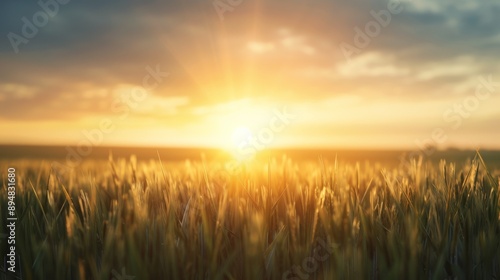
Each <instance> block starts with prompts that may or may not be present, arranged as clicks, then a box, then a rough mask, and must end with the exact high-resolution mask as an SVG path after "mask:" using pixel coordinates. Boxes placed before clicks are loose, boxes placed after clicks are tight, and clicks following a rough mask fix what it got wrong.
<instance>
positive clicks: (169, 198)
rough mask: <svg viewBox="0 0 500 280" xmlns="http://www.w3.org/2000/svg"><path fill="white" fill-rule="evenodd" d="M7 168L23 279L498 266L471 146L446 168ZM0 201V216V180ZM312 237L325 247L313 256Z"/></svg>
mask: <svg viewBox="0 0 500 280" xmlns="http://www.w3.org/2000/svg"><path fill="white" fill-rule="evenodd" d="M7 167H15V168H16V170H17V176H18V185H17V195H16V206H17V214H16V215H17V216H18V223H17V231H16V232H17V235H16V239H17V240H16V241H17V242H16V244H17V248H16V249H17V252H18V254H19V257H20V260H21V270H22V279H112V278H113V277H115V278H116V274H114V273H116V272H118V273H121V272H122V271H126V274H127V275H131V276H134V277H135V278H134V279H447V278H449V279H454V278H458V279H498V278H499V277H500V220H499V219H500V216H499V214H500V206H499V179H498V177H496V178H495V177H494V176H492V175H491V174H490V173H488V172H487V170H486V166H485V164H484V162H483V161H482V159H481V157H480V156H479V155H478V156H476V158H475V159H474V160H472V161H470V162H468V163H464V164H463V166H461V167H459V168H457V166H456V165H455V164H451V163H450V164H448V163H445V162H444V161H442V162H441V163H439V164H432V163H429V162H427V163H423V162H422V161H418V162H417V161H414V162H413V163H412V164H411V165H409V167H408V168H407V169H405V168H403V167H400V168H397V169H384V168H383V166H381V165H378V164H356V165H352V164H342V163H339V162H337V161H335V160H334V161H331V162H327V161H324V160H319V161H318V162H315V163H307V162H298V163H296V162H292V161H291V160H289V159H287V158H282V159H279V160H271V161H269V162H254V163H251V164H250V163H248V164H246V165H244V166H242V167H241V168H239V169H238V170H235V171H234V170H227V169H226V168H225V167H224V165H223V164H222V163H218V162H214V163H207V162H203V161H200V162H185V163H183V164H169V163H166V162H163V163H162V162H159V161H158V160H157V161H149V162H137V161H136V160H135V159H134V158H133V157H132V158H131V159H130V160H123V159H121V160H110V161H109V162H87V163H84V164H82V165H81V166H80V167H79V168H77V169H76V170H74V171H73V172H68V173H65V174H58V173H57V172H56V171H55V170H51V168H50V164H49V163H48V162H45V163H42V164H40V163H39V162H35V161H16V162H10V163H8V164H7V163H6V162H1V163H0V170H7ZM2 183H3V185H4V186H3V188H2V189H3V190H5V185H6V178H5V177H3V178H2ZM0 201H1V205H2V206H1V208H0V213H1V219H2V223H3V224H4V225H5V224H6V223H7V220H6V217H7V216H6V205H7V196H6V192H5V191H2V192H1V194H0ZM4 241H5V240H2V242H1V243H2V244H1V249H2V252H6V249H7V248H6V246H7V244H6V242H4ZM318 242H320V243H322V244H327V246H328V248H327V249H325V248H323V249H325V250H324V251H323V253H324V252H329V253H328V255H327V257H325V258H324V259H323V260H321V261H319V260H317V261H316V263H315V264H316V266H314V265H313V264H314V263H311V261H312V258H313V257H314V254H315V253H316V250H317V247H318V244H319V243H318ZM4 255H5V254H4ZM307 260H309V264H308V261H307ZM308 265H312V266H309V267H308ZM3 269H4V272H3V274H4V275H5V268H3ZM122 269H123V270H122ZM297 271H300V272H299V273H295V272H297ZM308 271H309V272H308ZM116 279H119V278H116ZM122 279H127V278H122ZM130 279H132V278H130Z"/></svg>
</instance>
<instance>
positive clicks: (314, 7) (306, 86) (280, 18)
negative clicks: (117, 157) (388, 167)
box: [0, 0, 500, 149]
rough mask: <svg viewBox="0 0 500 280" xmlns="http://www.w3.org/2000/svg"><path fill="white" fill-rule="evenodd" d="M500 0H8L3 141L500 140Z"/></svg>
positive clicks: (2, 29) (1, 49) (472, 144)
mask: <svg viewBox="0 0 500 280" xmlns="http://www.w3.org/2000/svg"><path fill="white" fill-rule="evenodd" d="M498 14H500V2H495V1H483V0H479V1H464V0H458V1H457V0H453V1H452V0H443V1H432V0H412V1H402V2H400V1H394V0H393V1H368V0H365V1H358V0H354V1H317V0H312V1H299V0H288V1H278V0H276V1H261V0H216V1H210V0H203V1H202V0H196V1H194V0H188V1H159V0H158V1H86V2H83V1H76V0H59V1H56V0H41V1H39V2H36V1H29V3H28V1H14V0H4V1H1V3H0V34H1V36H2V37H1V40H0V144H42V145H85V144H89V143H90V144H92V145H120V146H130V145H133V146H170V147H221V148H235V147H236V148H240V149H242V148H244V147H245V146H253V147H255V148H258V149H264V148H267V147H314V148H318V147H321V148H336V147H346V148H384V149H399V148H404V149H408V148H409V149H416V148H425V147H429V146H431V145H432V146H437V147H442V148H446V147H458V148H483V149H500V141H498V139H500V128H499V122H500V110H499V107H500V106H499V105H500V64H499V63H498V58H499V54H500V53H499V51H500V17H498Z"/></svg>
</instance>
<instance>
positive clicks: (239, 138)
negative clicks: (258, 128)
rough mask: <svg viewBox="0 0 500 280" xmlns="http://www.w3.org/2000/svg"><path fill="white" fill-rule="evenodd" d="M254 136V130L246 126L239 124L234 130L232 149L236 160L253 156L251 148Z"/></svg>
mask: <svg viewBox="0 0 500 280" xmlns="http://www.w3.org/2000/svg"><path fill="white" fill-rule="evenodd" d="M253 138H254V135H253V132H252V130H251V129H249V128H248V127H246V126H238V127H236V128H235V129H234V130H233V133H232V135H231V142H232V145H231V148H230V151H231V154H232V155H233V157H234V158H235V159H236V160H239V161H244V160H248V159H250V158H251V157H252V156H253V154H254V152H252V150H251V149H249V147H250V145H251V142H252V139H253Z"/></svg>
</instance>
